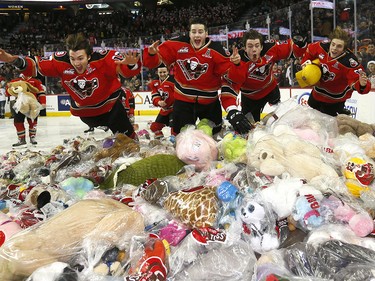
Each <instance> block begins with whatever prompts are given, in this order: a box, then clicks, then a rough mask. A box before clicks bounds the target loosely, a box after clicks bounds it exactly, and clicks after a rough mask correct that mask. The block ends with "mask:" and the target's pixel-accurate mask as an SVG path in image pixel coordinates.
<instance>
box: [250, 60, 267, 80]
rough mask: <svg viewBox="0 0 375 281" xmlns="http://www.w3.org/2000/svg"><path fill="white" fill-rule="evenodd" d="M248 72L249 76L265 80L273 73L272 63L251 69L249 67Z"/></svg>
mask: <svg viewBox="0 0 375 281" xmlns="http://www.w3.org/2000/svg"><path fill="white" fill-rule="evenodd" d="M248 73H249V74H248V77H249V78H251V79H256V80H259V81H264V80H265V79H266V78H267V76H269V75H270V73H271V64H265V65H262V66H261V67H257V68H255V69H253V70H250V67H249V69H248Z"/></svg>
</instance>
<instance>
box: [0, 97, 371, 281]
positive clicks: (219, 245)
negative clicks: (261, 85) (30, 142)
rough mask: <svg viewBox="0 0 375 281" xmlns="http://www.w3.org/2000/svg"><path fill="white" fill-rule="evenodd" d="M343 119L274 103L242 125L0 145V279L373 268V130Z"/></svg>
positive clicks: (328, 273) (352, 273)
mask: <svg viewBox="0 0 375 281" xmlns="http://www.w3.org/2000/svg"><path fill="white" fill-rule="evenodd" d="M349 118H350V117H345V116H338V117H337V118H334V117H331V116H327V115H324V114H321V113H319V112H317V111H315V110H312V109H310V108H307V107H303V106H300V105H298V104H296V103H294V102H293V101H288V102H286V103H282V104H280V105H279V106H278V107H277V108H276V110H275V111H274V112H272V113H271V114H270V115H269V116H267V117H266V118H264V119H263V121H262V122H259V123H257V124H255V129H253V130H252V131H251V132H249V134H248V135H246V136H244V135H239V134H236V133H235V132H233V131H230V130H228V131H227V133H226V134H225V135H224V136H223V137H222V138H219V139H218V138H215V136H212V131H211V130H210V127H209V122H207V121H206V120H201V123H199V124H198V125H197V126H190V127H187V128H185V129H184V130H183V131H182V132H181V133H180V134H179V135H178V136H177V137H176V139H175V143H172V142H171V141H170V140H169V139H168V138H165V139H162V140H155V141H154V140H153V141H150V140H149V139H146V138H142V137H141V135H140V140H139V141H134V140H132V139H129V138H127V137H126V136H124V135H121V134H118V135H115V136H111V137H108V138H106V139H104V140H95V139H93V138H82V137H77V138H75V139H71V140H66V141H64V143H63V144H61V145H59V146H57V147H55V148H54V149H53V150H52V151H49V152H31V151H24V152H21V151H11V152H9V153H7V154H5V155H3V156H2V161H1V164H0V199H1V201H0V208H1V209H2V213H0V214H1V216H0V219H1V222H0V280H3V281H10V280H25V279H27V280H29V281H31V280H34V281H36V280H38V281H40V280H51V281H52V280H145V281H146V280H176V281H179V280H259V281H261V280H262V281H263V280H302V279H303V280H370V279H371V278H375V273H374V272H375V266H374V263H373V260H374V258H375V240H374V239H373V238H372V233H373V232H374V214H375V212H374V210H375V187H374V181H373V180H374V160H373V158H374V156H375V155H374V154H373V151H374V150H373V147H374V145H375V140H374V136H373V129H372V126H371V125H369V124H364V123H361V122H359V121H356V120H354V119H353V120H351V119H349ZM25 171H27V172H25ZM64 278H65V279H64Z"/></svg>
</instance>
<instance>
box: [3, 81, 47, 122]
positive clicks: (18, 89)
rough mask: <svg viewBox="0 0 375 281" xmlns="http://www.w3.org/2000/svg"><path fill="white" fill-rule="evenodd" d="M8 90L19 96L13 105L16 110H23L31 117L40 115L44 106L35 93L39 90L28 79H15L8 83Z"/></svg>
mask: <svg viewBox="0 0 375 281" xmlns="http://www.w3.org/2000/svg"><path fill="white" fill-rule="evenodd" d="M8 92H9V94H11V95H12V96H15V97H17V100H16V102H15V104H14V106H13V108H14V110H15V111H16V112H21V113H22V114H24V115H25V116H26V117H28V118H30V119H33V120H34V119H35V118H36V117H38V115H39V113H40V111H41V110H42V109H43V106H42V105H41V104H40V103H39V102H38V100H37V98H36V96H35V95H34V94H37V93H39V90H38V89H37V88H36V87H34V86H33V85H31V84H30V83H29V82H26V81H15V82H11V83H9V84H8Z"/></svg>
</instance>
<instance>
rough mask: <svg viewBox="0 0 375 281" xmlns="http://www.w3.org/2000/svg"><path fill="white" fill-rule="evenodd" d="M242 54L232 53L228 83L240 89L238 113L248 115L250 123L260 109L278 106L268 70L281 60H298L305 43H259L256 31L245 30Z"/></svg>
mask: <svg viewBox="0 0 375 281" xmlns="http://www.w3.org/2000/svg"><path fill="white" fill-rule="evenodd" d="M243 43H244V46H245V49H244V50H240V51H238V53H237V51H234V52H233V55H232V57H231V60H232V62H233V63H234V65H232V66H231V68H230V70H229V74H228V77H229V79H230V80H232V81H234V82H236V83H238V84H240V85H241V86H240V87H241V106H242V109H241V111H242V113H243V114H245V115H246V114H247V113H249V112H250V113H251V114H252V115H253V118H254V121H260V115H261V113H262V111H263V108H264V106H265V105H266V104H267V103H269V104H270V105H275V104H277V103H279V102H280V90H279V87H278V85H277V80H276V79H275V77H274V75H273V73H272V67H273V65H274V64H275V63H277V62H278V61H280V60H282V59H288V58H290V57H291V56H294V57H301V56H302V55H303V53H304V52H305V50H306V46H307V43H306V42H305V41H304V40H302V39H300V40H294V41H293V40H292V39H288V40H285V41H275V40H267V41H264V40H263V35H262V34H260V33H259V32H258V31H256V30H253V29H251V30H249V31H248V32H246V33H245V34H244V36H243Z"/></svg>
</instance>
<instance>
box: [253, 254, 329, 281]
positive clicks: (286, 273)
mask: <svg viewBox="0 0 375 281" xmlns="http://www.w3.org/2000/svg"><path fill="white" fill-rule="evenodd" d="M284 255H285V249H278V250H271V251H268V252H265V253H263V254H262V255H261V256H260V257H259V259H258V260H257V262H256V264H255V274H254V278H253V279H252V280H253V281H279V280H288V281H328V280H329V279H323V278H318V277H311V276H309V277H308V276H304V277H299V276H296V275H294V274H293V273H292V272H291V271H290V270H289V269H288V267H287V264H286V262H285V258H284Z"/></svg>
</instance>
